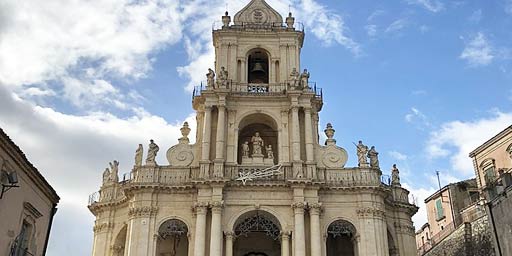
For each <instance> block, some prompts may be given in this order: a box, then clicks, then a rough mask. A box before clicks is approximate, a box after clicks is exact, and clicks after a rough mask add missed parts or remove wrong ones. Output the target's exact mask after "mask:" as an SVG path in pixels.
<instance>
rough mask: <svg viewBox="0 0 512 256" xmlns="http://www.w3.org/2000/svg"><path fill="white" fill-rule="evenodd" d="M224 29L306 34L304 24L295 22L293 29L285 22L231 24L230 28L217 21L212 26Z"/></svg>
mask: <svg viewBox="0 0 512 256" xmlns="http://www.w3.org/2000/svg"><path fill="white" fill-rule="evenodd" d="M222 29H230V30H244V29H254V30H271V31H275V30H290V29H291V30H295V31H302V32H304V24H303V23H302V22H294V24H293V27H288V26H287V24H286V23H284V22H272V23H254V22H242V23H240V24H237V25H235V24H233V23H231V24H230V25H229V26H224V24H223V23H222V22H221V21H216V22H214V23H213V25H212V30H213V31H215V30H222Z"/></svg>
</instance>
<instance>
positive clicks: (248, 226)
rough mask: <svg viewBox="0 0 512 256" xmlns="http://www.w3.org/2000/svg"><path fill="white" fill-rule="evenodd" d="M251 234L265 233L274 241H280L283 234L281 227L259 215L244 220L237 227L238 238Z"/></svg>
mask: <svg viewBox="0 0 512 256" xmlns="http://www.w3.org/2000/svg"><path fill="white" fill-rule="evenodd" d="M251 232H265V235H267V236H269V237H271V238H272V239H274V240H279V236H280V234H281V231H280V230H279V227H278V226H277V225H276V224H275V223H274V222H273V221H272V220H270V219H268V218H266V217H264V216H261V215H259V214H256V215H253V216H250V217H248V218H246V219H244V220H243V221H241V222H240V223H239V224H238V225H236V227H235V236H236V237H239V236H247V235H248V234H249V233H251Z"/></svg>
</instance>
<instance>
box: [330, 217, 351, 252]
mask: <svg viewBox="0 0 512 256" xmlns="http://www.w3.org/2000/svg"><path fill="white" fill-rule="evenodd" d="M355 237H356V228H355V227H354V225H352V223H350V222H348V221H346V220H336V221H334V222H333V223H331V224H330V225H329V227H328V228H327V241H326V243H327V256H356V255H357V243H356V241H355Z"/></svg>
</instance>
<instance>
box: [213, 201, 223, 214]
mask: <svg viewBox="0 0 512 256" xmlns="http://www.w3.org/2000/svg"><path fill="white" fill-rule="evenodd" d="M210 207H211V209H212V213H221V212H222V208H223V207H224V201H214V202H211V203H210Z"/></svg>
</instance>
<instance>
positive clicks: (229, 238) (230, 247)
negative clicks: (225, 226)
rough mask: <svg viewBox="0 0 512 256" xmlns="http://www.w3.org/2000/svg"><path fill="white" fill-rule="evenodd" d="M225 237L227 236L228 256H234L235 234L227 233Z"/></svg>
mask: <svg viewBox="0 0 512 256" xmlns="http://www.w3.org/2000/svg"><path fill="white" fill-rule="evenodd" d="M224 235H225V236H226V249H225V251H226V256H233V236H234V235H235V234H234V233H233V232H231V231H225V232H224Z"/></svg>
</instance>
